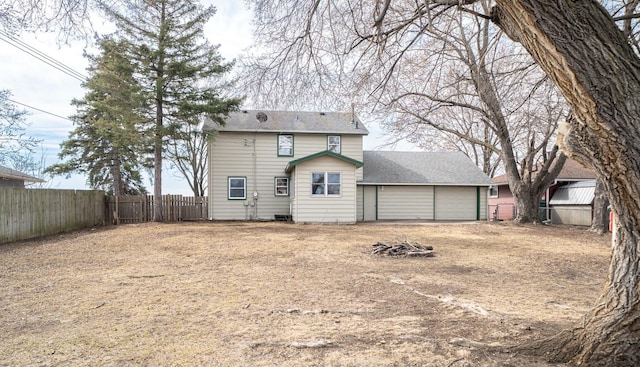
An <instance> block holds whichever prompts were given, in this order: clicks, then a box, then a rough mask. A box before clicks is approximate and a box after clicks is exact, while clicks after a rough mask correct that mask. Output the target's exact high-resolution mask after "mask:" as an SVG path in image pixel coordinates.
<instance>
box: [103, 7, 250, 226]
mask: <svg viewBox="0 0 640 367" xmlns="http://www.w3.org/2000/svg"><path fill="white" fill-rule="evenodd" d="M125 5H126V6H125V7H124V8H122V9H114V8H107V9H106V11H107V13H108V14H109V15H110V16H111V17H112V19H113V20H114V21H115V23H116V25H117V28H118V30H119V35H120V36H121V37H123V38H124V39H126V40H127V41H128V42H129V43H130V44H131V46H132V47H131V50H130V54H131V56H132V60H133V61H134V62H135V63H136V66H137V78H138V81H139V83H140V85H141V86H142V88H143V93H144V94H145V95H146V98H148V100H149V101H150V102H152V104H151V106H150V108H149V109H148V111H147V114H148V116H149V117H151V118H153V123H152V127H151V128H150V130H151V131H152V132H153V152H154V153H153V165H154V174H153V176H154V199H155V200H154V220H155V221H161V220H162V210H161V205H162V200H161V198H162V163H163V157H164V155H165V150H166V147H167V144H170V143H172V142H175V141H176V140H180V139H182V138H184V137H185V136H188V134H184V131H186V130H188V129H185V128H184V127H185V126H188V125H196V124H198V122H199V118H200V117H201V116H202V115H203V114H206V115H208V116H209V117H210V118H212V119H213V120H214V121H217V122H218V123H220V124H223V123H224V116H226V115H227V114H228V112H229V111H231V110H234V109H237V107H238V105H239V104H240V100H239V99H234V98H231V99H226V98H223V97H222V96H221V94H220V91H219V89H218V88H217V87H216V86H214V85H211V84H207V81H209V80H210V79H212V78H216V77H219V76H221V75H223V74H224V73H226V72H228V71H229V70H230V68H231V66H232V64H231V63H225V62H223V60H222V57H221V56H220V55H219V53H218V51H217V49H218V47H217V46H212V45H210V44H209V43H208V42H207V41H206V39H205V38H204V33H203V27H204V25H205V23H206V22H207V21H208V20H209V18H210V17H211V16H212V15H213V14H214V13H215V8H214V7H213V6H209V7H207V8H204V7H202V6H201V5H199V4H198V3H197V2H196V1H193V0H146V1H137V0H128V1H125Z"/></svg>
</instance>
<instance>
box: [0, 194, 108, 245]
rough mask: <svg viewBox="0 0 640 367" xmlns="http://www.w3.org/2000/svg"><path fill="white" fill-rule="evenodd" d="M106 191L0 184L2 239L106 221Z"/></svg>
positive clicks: (0, 231)
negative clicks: (27, 187) (35, 187)
mask: <svg viewBox="0 0 640 367" xmlns="http://www.w3.org/2000/svg"><path fill="white" fill-rule="evenodd" d="M104 207H105V203H104V192H103V191H94V190H50V189H46V190H45V189H23V188H0V243H4V242H11V241H18V240H23V239H27V238H33V237H39V236H46V235H51V234H56V233H61V232H66V231H70V230H74V229H80V228H86V227H92V226H95V225H102V224H103V223H104V220H105V217H104Z"/></svg>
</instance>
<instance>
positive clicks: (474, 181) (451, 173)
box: [360, 151, 493, 186]
mask: <svg viewBox="0 0 640 367" xmlns="http://www.w3.org/2000/svg"><path fill="white" fill-rule="evenodd" d="M363 153H364V159H363V161H364V168H363V170H364V171H363V176H364V178H363V180H362V181H361V182H360V183H361V184H365V185H366V184H386V185H393V184H396V185H397V184H413V185H454V186H490V185H492V184H493V182H492V181H491V179H490V178H489V177H488V176H487V175H485V174H484V172H482V170H481V169H480V168H478V166H476V165H475V164H473V162H472V161H471V160H470V159H469V158H468V157H467V156H466V155H464V153H462V152H386V151H364V152H363Z"/></svg>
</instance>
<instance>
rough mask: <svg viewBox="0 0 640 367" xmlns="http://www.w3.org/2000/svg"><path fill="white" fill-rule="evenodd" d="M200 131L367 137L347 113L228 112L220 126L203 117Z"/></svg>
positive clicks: (351, 115) (365, 130)
mask: <svg viewBox="0 0 640 367" xmlns="http://www.w3.org/2000/svg"><path fill="white" fill-rule="evenodd" d="M203 130H216V131H234V132H242V131H246V132H263V133H283V132H288V133H295V132H305V133H317V134H354V135H367V134H369V131H368V130H367V128H366V127H365V126H364V125H363V124H362V122H361V121H360V120H359V119H358V117H357V116H355V115H353V114H352V113H348V112H301V111H258V110H242V111H238V112H231V113H230V114H229V117H228V118H227V119H226V123H225V125H224V126H219V125H217V124H216V123H215V122H214V121H213V120H211V119H210V118H207V119H206V121H205V123H204V126H203Z"/></svg>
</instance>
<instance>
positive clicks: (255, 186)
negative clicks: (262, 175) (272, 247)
mask: <svg viewBox="0 0 640 367" xmlns="http://www.w3.org/2000/svg"><path fill="white" fill-rule="evenodd" d="M257 136H258V134H257V133H255V132H254V133H253V197H252V200H253V218H252V219H253V220H257V219H258V163H257V160H258V155H257V153H256V138H257Z"/></svg>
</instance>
